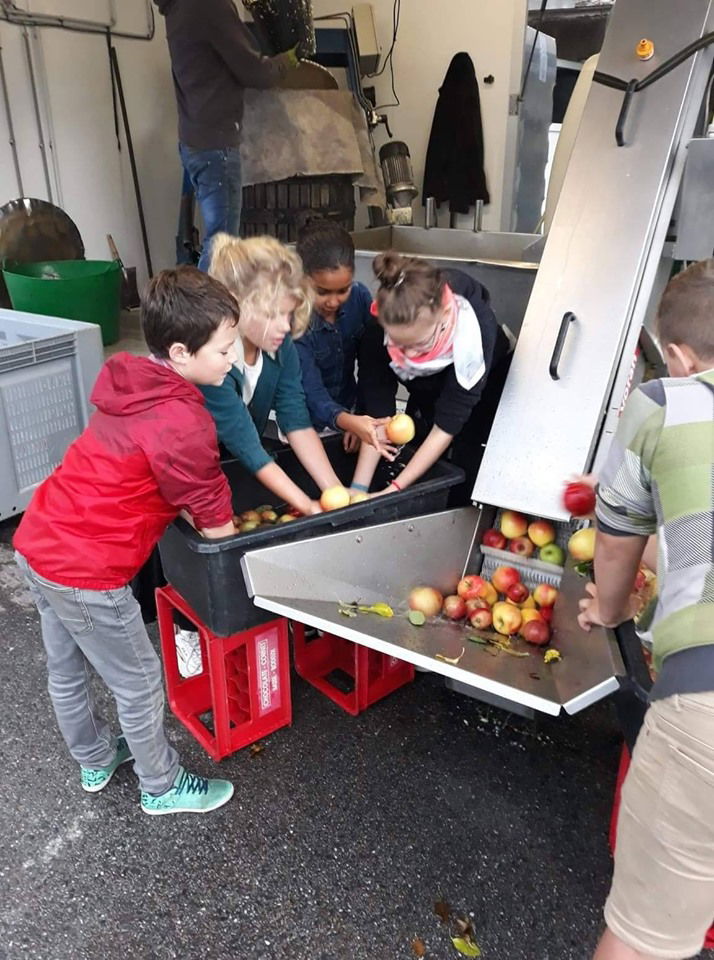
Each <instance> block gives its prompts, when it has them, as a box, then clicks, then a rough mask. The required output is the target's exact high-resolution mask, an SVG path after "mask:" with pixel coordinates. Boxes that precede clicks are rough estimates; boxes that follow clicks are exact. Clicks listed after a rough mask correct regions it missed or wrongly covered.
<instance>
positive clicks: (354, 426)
mask: <svg viewBox="0 0 714 960" xmlns="http://www.w3.org/2000/svg"><path fill="white" fill-rule="evenodd" d="M390 420H391V417H382V418H381V419H380V420H376V419H375V418H374V417H368V416H366V414H365V415H363V416H356V415H353V416H352V417H351V418H350V424H349V430H350V432H351V433H354V435H355V436H356V437H358V438H359V439H360V440H361V441H362V443H366V444H369V446H370V447H374V449H375V450H376V451H377V453H379V454H380V455H381V456H383V457H384V459H385V460H394V459H395V457H396V456H397V454H398V453H399V447H396V446H395V445H394V444H393V443H390V442H389V440H388V439H387V434H386V432H385V429H384V428H385V427H386V425H387V424H388V423H389V421H390Z"/></svg>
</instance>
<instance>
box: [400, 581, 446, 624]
mask: <svg viewBox="0 0 714 960" xmlns="http://www.w3.org/2000/svg"><path fill="white" fill-rule="evenodd" d="M407 603H408V604H409V609H410V610H420V611H421V613H423V614H424V616H425V617H435V616H436V615H437V614H438V613H441V608H442V606H443V603H444V598H443V596H442V595H441V594H440V593H439V591H438V590H435V589H434V587H426V586H419V587H414V589H413V590H412V591H411V592H410V594H409V599H408V601H407Z"/></svg>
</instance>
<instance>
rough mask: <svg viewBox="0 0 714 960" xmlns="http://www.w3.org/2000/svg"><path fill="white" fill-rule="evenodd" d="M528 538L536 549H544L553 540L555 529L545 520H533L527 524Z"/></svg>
mask: <svg viewBox="0 0 714 960" xmlns="http://www.w3.org/2000/svg"><path fill="white" fill-rule="evenodd" d="M528 536H529V537H530V538H531V540H532V541H533V543H534V544H535V545H536V546H537V547H545V546H546V545H547V544H549V543H552V542H553V541H554V540H555V527H554V526H553V524H552V523H548V521H547V520H534V521H533V523H530V524H528Z"/></svg>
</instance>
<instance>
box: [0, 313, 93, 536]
mask: <svg viewBox="0 0 714 960" xmlns="http://www.w3.org/2000/svg"><path fill="white" fill-rule="evenodd" d="M103 359H104V355H103V352H102V337H101V331H100V328H99V327H98V326H96V325H95V324H93V323H79V322H78V321H76V320H64V319H62V318H59V317H45V316H41V315H39V314H33V313H21V312H19V311H17V310H3V309H0V520H5V519H7V518H8V517H11V516H13V515H14V514H17V513H20V512H22V511H23V510H24V509H25V507H26V506H27V504H28V503H29V501H30V498H31V497H32V494H33V492H34V490H35V488H36V487H37V486H38V484H40V483H41V482H42V481H43V480H44V479H45V477H47V476H48V475H49V474H50V473H51V472H52V470H54V468H55V467H56V466H57V465H58V464H59V462H60V461H61V460H62V457H63V456H64V453H65V450H66V449H67V447H68V446H69V445H70V443H71V442H72V441H73V440H74V439H75V437H77V436H79V434H80V433H81V432H82V430H83V429H84V428H85V426H86V425H87V421H88V419H89V412H90V411H89V395H90V393H91V390H92V387H93V386H94V381H95V380H96V378H97V374H98V373H99V369H100V367H101V365H102V362H103Z"/></svg>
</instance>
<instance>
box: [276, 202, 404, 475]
mask: <svg viewBox="0 0 714 960" xmlns="http://www.w3.org/2000/svg"><path fill="white" fill-rule="evenodd" d="M296 250H297V252H298V254H299V255H300V258H301V260H302V263H303V269H304V270H305V273H306V275H307V277H308V280H309V281H310V286H311V287H312V293H313V310H312V315H311V317H310V323H309V326H308V328H307V330H306V331H305V333H304V334H303V335H302V337H300V339H299V340H296V341H295V346H296V347H297V352H298V356H299V357H300V368H301V371H302V385H303V389H304V391H305V400H306V402H307V408H308V410H309V412H310V418H311V420H312V425H313V426H314V427H315V429H316V430H318V431H320V432H326V431H339V430H341V431H343V432H344V447H345V450H347V451H348V452H356V451H357V450H358V449H359V446H360V443H367V444H369V445H370V446H373V447H375V449H377V450H378V451H379V452H380V453H382V454H383V455H385V456H388V457H390V458H391V457H392V456H393V454H394V453H395V451H394V450H393V449H392V447H391V445H390V444H388V443H387V442H386V440H385V437H384V425H385V424H386V423H387V420H388V418H384V419H374V418H373V417H368V416H366V415H365V414H363V413H361V412H360V411H361V409H362V403H363V400H362V398H361V396H360V389H359V380H358V376H357V352H358V350H359V345H360V341H361V339H362V335H363V333H364V330H365V327H366V326H367V323H368V321H369V319H370V307H371V306H372V295H371V294H370V292H369V290H368V289H367V287H365V285H364V284H363V283H355V282H354V266H355V248H354V244H353V242H352V237H351V236H350V235H349V233H348V232H347V231H346V230H345V229H344V227H341V226H340V225H339V224H338V223H335V222H334V221H333V220H312V221H310V222H309V223H308V224H307V225H306V226H304V227H303V228H302V230H301V231H300V233H299V234H298V239H297V244H296Z"/></svg>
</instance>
